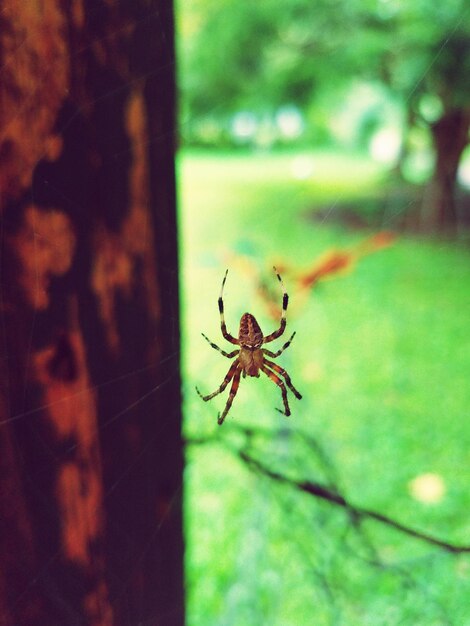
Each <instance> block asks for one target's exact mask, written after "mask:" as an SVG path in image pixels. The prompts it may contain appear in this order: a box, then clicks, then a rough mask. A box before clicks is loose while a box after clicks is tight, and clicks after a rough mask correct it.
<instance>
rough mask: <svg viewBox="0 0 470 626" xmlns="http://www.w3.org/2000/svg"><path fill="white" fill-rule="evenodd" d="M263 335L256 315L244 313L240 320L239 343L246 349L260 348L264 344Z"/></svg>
mask: <svg viewBox="0 0 470 626" xmlns="http://www.w3.org/2000/svg"><path fill="white" fill-rule="evenodd" d="M263 338H264V336H263V333H262V331H261V328H260V327H259V324H258V322H257V321H256V318H255V316H254V315H251V313H244V314H243V315H242V317H241V320H240V328H239V331H238V341H239V342H240V346H242V347H246V348H259V347H260V346H261V344H262V343H263Z"/></svg>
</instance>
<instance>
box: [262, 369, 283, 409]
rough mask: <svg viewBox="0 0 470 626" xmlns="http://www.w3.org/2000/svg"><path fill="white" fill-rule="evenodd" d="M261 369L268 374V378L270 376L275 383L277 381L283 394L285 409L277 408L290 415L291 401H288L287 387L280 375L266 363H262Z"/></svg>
mask: <svg viewBox="0 0 470 626" xmlns="http://www.w3.org/2000/svg"><path fill="white" fill-rule="evenodd" d="M260 369H261V371H262V372H264V373H265V374H266V376H267V377H268V378H270V379H271V380H272V381H273V383H276V385H277V386H278V387H280V389H281V394H282V401H283V403H284V411H281V410H280V409H277V410H278V411H280V413H284V415H287V416H289V415H290V409H289V402H288V401H287V389H286V386H285V384H284V383H283V382H282V380H281V379H280V378H279V376H278V375H277V374H275V373H274V372H273V371H272V370H270V369H269V368H268V367H267V366H266V365H262V366H261V368H260Z"/></svg>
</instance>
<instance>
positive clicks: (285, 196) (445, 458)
mask: <svg viewBox="0 0 470 626" xmlns="http://www.w3.org/2000/svg"><path fill="white" fill-rule="evenodd" d="M179 170H180V204H181V214H180V229H181V235H182V237H181V241H182V248H181V256H182V276H181V278H182V294H181V295H182V305H183V309H182V310H183V319H182V322H183V329H184V336H183V345H184V359H183V367H184V373H185V387H184V391H185V416H186V418H185V419H186V422H185V425H186V433H187V435H188V436H198V437H204V436H211V435H213V434H215V435H217V436H218V437H219V438H221V439H223V438H224V437H231V436H232V433H231V429H232V424H234V423H235V420H236V423H240V424H244V425H250V424H254V425H256V426H264V427H279V426H281V425H282V426H286V425H287V426H288V427H289V428H290V429H292V431H295V430H296V429H298V428H299V429H302V430H304V431H306V432H309V433H311V434H312V435H313V436H314V437H316V438H317V440H318V441H319V442H320V443H321V445H322V446H323V447H324V449H325V450H326V452H327V454H328V456H329V457H330V459H331V462H332V463H333V465H334V466H335V467H336V470H337V472H338V475H339V477H340V482H341V486H342V488H343V489H344V491H345V494H346V495H347V496H348V497H349V498H350V500H351V501H352V502H354V503H355V504H358V505H361V506H364V507H367V508H371V509H375V510H378V511H381V512H383V513H385V514H387V515H390V516H392V517H395V518H397V519H398V520H400V521H401V522H403V523H405V524H410V525H412V526H413V527H416V528H418V529H421V530H423V531H426V532H429V533H432V534H434V535H436V536H438V537H441V538H445V539H448V540H450V541H454V542H456V543H467V544H468V543H470V518H469V515H468V511H469V509H470V489H469V482H470V481H469V479H470V469H469V468H470V465H469V462H470V452H469V450H470V423H469V420H468V413H469V410H468V407H469V404H470V402H469V401H470V393H469V389H470V386H469V375H470V333H469V310H470V307H469V305H470V263H469V261H470V254H469V250H468V248H465V247H464V246H463V244H458V243H455V242H447V241H444V240H438V239H426V238H423V237H417V236H416V237H413V236H400V237H399V238H398V240H397V241H396V243H394V245H393V246H392V247H390V248H387V249H384V250H381V251H378V252H376V253H374V254H372V255H369V256H367V257H365V258H363V259H361V260H360V261H359V262H358V263H357V265H356V266H354V267H353V269H352V271H350V272H348V273H345V274H343V275H338V276H337V277H334V278H333V279H331V280H328V281H325V282H322V283H320V284H319V285H318V286H317V287H316V288H314V290H313V292H312V293H311V294H310V297H309V299H308V300H307V301H306V302H305V303H304V305H303V306H302V307H301V306H300V304H299V303H298V302H297V303H296V301H295V295H294V293H292V288H291V285H289V283H288V281H287V280H286V283H287V284H286V286H287V289H288V291H289V292H290V295H291V303H290V306H291V308H290V311H289V313H288V329H287V331H288V332H287V334H288V335H289V330H290V331H291V332H292V331H293V330H296V331H297V336H296V338H295V340H294V341H293V343H292V346H291V347H290V348H289V349H288V350H287V351H286V352H285V353H284V354H283V355H282V356H281V357H280V358H279V363H281V364H282V365H283V366H284V367H285V368H286V369H287V370H288V371H289V372H290V374H291V376H292V379H293V382H294V384H295V385H296V387H297V388H298V389H299V390H300V391H301V392H302V394H303V396H304V398H303V400H301V401H300V402H299V401H297V400H296V399H295V398H293V397H292V395H290V404H291V409H292V417H291V418H289V419H286V418H284V417H283V416H281V415H280V414H279V413H278V412H277V411H275V410H274V407H275V406H280V394H279V393H278V389H277V388H276V387H275V386H274V385H273V384H272V383H271V382H270V381H269V380H267V379H261V378H260V379H245V380H243V379H242V382H241V385H240V390H239V393H238V395H237V397H236V399H235V401H234V404H233V407H232V409H231V411H230V413H229V416H228V418H227V421H226V423H225V424H224V426H223V427H222V428H219V427H218V426H217V413H218V411H220V410H222V408H223V406H224V402H225V400H226V395H227V392H226V393H225V394H223V395H222V396H219V397H217V398H215V399H214V400H212V401H211V402H209V403H203V402H202V401H201V400H200V399H199V398H198V397H197V395H196V393H195V391H194V385H195V384H197V385H198V386H199V387H200V388H201V390H202V392H203V393H208V392H211V391H214V390H215V389H216V388H217V387H218V386H219V385H220V383H221V382H222V379H223V376H224V374H225V372H226V370H227V369H228V366H229V361H228V360H227V359H224V358H223V357H222V356H221V355H220V354H218V353H217V352H216V351H215V350H212V349H211V348H210V346H209V345H208V344H207V343H206V342H205V341H204V339H203V338H202V337H201V335H200V332H201V331H202V332H204V333H205V334H207V335H208V336H209V337H210V338H211V339H212V340H213V341H215V342H216V343H218V344H219V345H220V346H222V347H225V342H224V340H223V339H222V337H221V335H220V327H219V320H218V310H217V298H218V295H219V290H220V283H221V280H222V277H223V273H224V271H225V268H226V267H229V276H228V280H227V285H226V295H225V305H226V318H227V323H228V326H229V329H230V330H231V331H232V332H233V334H237V329H238V321H239V318H240V315H241V314H242V313H243V312H245V311H250V312H251V313H253V314H254V315H255V316H256V317H257V319H258V321H259V322H260V325H261V327H262V328H263V330H265V332H266V333H267V332H268V329H273V328H274V326H275V324H274V323H273V322H272V321H270V320H269V319H268V318H267V317H266V313H265V309H264V307H263V304H262V302H261V301H260V299H259V297H258V296H257V294H256V290H255V285H254V284H253V281H251V280H250V275H249V273H248V272H247V271H246V269H247V267H248V265H247V260H248V261H249V262H250V264H252V265H253V266H254V267H258V268H260V269H263V270H264V271H268V270H269V268H270V267H272V265H273V264H274V263H279V264H282V263H284V262H285V263H289V264H290V265H293V266H295V267H298V268H299V269H300V268H303V267H308V266H309V265H311V264H312V263H313V262H314V261H315V259H317V258H318V257H319V256H320V255H321V254H323V253H324V252H325V251H328V250H329V249H331V248H340V249H342V248H345V247H348V246H352V245H354V244H356V243H358V242H360V241H361V240H363V239H364V238H365V237H366V236H368V235H370V234H371V231H366V230H359V229H355V230H352V229H350V228H347V227H346V226H344V225H342V224H341V223H340V222H338V221H337V220H335V219H334V218H335V210H336V208H337V207H338V206H339V205H343V204H346V203H347V202H349V201H357V200H358V199H359V200H360V199H361V198H364V197H378V196H379V195H380V193H381V184H382V179H383V172H382V171H381V170H380V167H378V166H377V165H374V164H372V163H371V162H369V161H368V160H367V159H364V158H360V157H348V156H344V155H343V156H338V155H335V154H331V153H313V154H309V155H307V154H296V155H290V154H281V155H267V154H266V155H255V156H253V155H252V156H248V155H242V154H238V155H233V154H227V155H220V154H217V155H209V154H203V153H200V154H198V153H182V154H180V157H179ZM302 177H303V178H302ZM315 208H317V209H318V210H321V211H322V216H323V217H322V219H320V220H317V221H314V220H312V219H311V218H308V215H309V214H310V213H311V212H312V211H313V210H315ZM387 226H388V224H387V223H386V221H384V222H383V227H384V228H386V227H387ZM266 275H267V276H269V273H267V274H266ZM276 283H277V281H276V280H275V276H274V274H272V287H273V289H278V285H277V284H276ZM280 298H281V294H280V293H279V299H280ZM278 343H279V347H280V345H282V344H281V342H278ZM232 431H233V429H232ZM267 450H268V452H273V451H274V452H275V453H276V454H277V457H276V462H277V466H276V469H281V470H282V467H283V465H282V463H283V458H284V457H285V466H286V467H289V468H291V467H292V459H293V457H294V456H296V455H297V451H296V449H295V448H294V445H293V444H289V445H287V447H286V445H284V444H283V443H282V442H272V443H271V447H269V446H268V447H267ZM283 455H284V457H283ZM269 458H270V457H269ZM303 458H304V460H303V461H302V462H298V463H297V475H298V476H299V477H300V478H312V479H320V480H323V479H324V476H323V475H322V468H321V467H320V465H319V464H318V463H317V464H315V462H314V460H311V461H312V463H311V466H309V459H308V458H307V457H303ZM187 460H188V466H187V491H186V498H187V502H186V505H187V509H186V523H187V538H188V550H187V571H188V593H189V622H188V623H189V624H190V626H203V625H204V626H206V625H208V624H214V625H217V626H221V625H223V626H232V625H233V626H236V625H237V626H238V625H244V626H250V625H251V624H253V625H255V624H270V625H273V626H289V625H292V626H303V625H304V624H305V625H307V624H315V626H317V625H318V626H322V625H323V624H325V625H326V624H344V625H347V626H350V625H351V626H353V625H355V624H361V625H362V624H372V625H374V626H377V625H380V624H384V625H385V624H410V625H411V624H413V625H414V624H418V623H419V624H420V625H431V624H436V625H437V624H456V625H458V626H463V625H465V624H470V617H469V615H470V613H469V611H468V606H469V604H468V598H469V597H470V596H469V592H470V560H469V558H468V557H465V556H461V557H453V556H449V555H447V554H444V553H442V552H440V551H439V550H436V549H433V548H431V547H430V546H427V545H425V544H421V543H419V542H417V541H412V540H409V539H406V538H405V537H403V536H401V535H400V534H399V533H396V532H394V531H393V530H388V529H384V528H382V527H380V526H378V525H377V524H375V523H367V524H366V525H365V528H366V531H367V535H368V537H369V538H370V541H371V543H372V544H373V545H374V546H375V547H376V549H377V551H378V553H379V556H380V558H381V559H382V560H383V561H384V562H385V563H387V564H388V565H387V567H383V566H381V567H374V566H373V565H372V564H371V561H373V560H374V558H375V557H374V558H373V557H372V556H371V555H372V553H369V554H367V550H366V548H365V546H366V543H367V542H366V541H365V540H364V542H363V544H361V545H359V544H360V543H361V542H360V541H359V540H358V539H357V537H356V539H354V537H352V538H350V539H349V538H346V537H347V536H348V537H349V535H351V533H350V530H349V526H350V524H349V522H348V520H347V518H346V516H345V515H344V512H342V511H338V510H335V509H334V508H333V507H331V506H329V505H326V504H323V503H320V502H316V501H312V500H310V501H309V500H308V499H306V498H304V497H301V496H298V495H297V494H289V493H288V492H285V491H281V490H280V489H279V488H278V487H277V486H276V485H271V484H269V483H268V482H266V481H263V480H262V479H261V478H259V477H257V476H253V475H251V474H249V473H248V472H247V471H246V470H245V469H243V468H241V466H240V465H239V464H238V462H236V461H235V460H234V459H233V458H232V457H231V456H230V454H229V453H227V452H225V451H224V450H223V449H221V448H220V447H217V446H193V447H190V449H189V451H188V455H187ZM266 460H268V459H266ZM427 473H432V474H435V475H437V476H438V477H440V479H441V480H442V482H443V485H444V493H443V495H442V497H441V498H440V499H439V498H438V501H437V502H435V503H433V504H432V503H425V502H422V501H419V500H417V499H416V498H414V497H413V496H412V494H411V491H410V481H412V480H413V479H415V478H416V477H418V476H420V475H423V474H427ZM348 534H349V535H348ZM358 541H359V543H358ZM355 542H356V543H355ZM356 544H357V545H356ZM376 556H377V555H376ZM465 620H467V621H465Z"/></svg>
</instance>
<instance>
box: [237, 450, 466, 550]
mask: <svg viewBox="0 0 470 626" xmlns="http://www.w3.org/2000/svg"><path fill="white" fill-rule="evenodd" d="M231 451H232V452H233V453H235V454H236V455H237V456H239V458H240V459H241V460H242V461H243V462H244V463H246V464H247V465H248V467H249V468H250V469H251V470H252V471H256V472H258V473H259V474H263V475H264V476H267V477H268V478H270V479H272V480H275V481H276V482H279V483H283V484H286V485H290V486H291V487H293V488H294V489H297V490H298V491H302V492H304V493H307V494H309V495H311V496H313V497H315V498H320V499H322V500H326V501H327V502H330V503H331V504H335V505H337V506H340V507H342V508H344V509H347V510H349V511H350V512H353V513H354V514H355V515H357V516H358V517H361V518H369V519H374V520H376V521H377V522H381V523H382V524H385V525H387V526H390V527H391V528H394V529H395V530H397V531H399V532H402V533H404V534H406V535H408V536H409V537H413V538H414V539H419V540H421V541H425V542H427V543H429V544H432V545H434V546H437V547H439V548H442V549H443V550H446V551H447V552H452V553H454V554H458V553H465V552H470V545H459V544H454V543H451V542H449V541H445V540H443V539H438V538H437V537H434V536H432V535H429V534H427V533H424V532H421V531H419V530H416V529H414V528H411V527H410V526H406V525H405V524H402V523H401V522H398V521H397V520H394V519H392V518H391V517H388V516H387V515H384V514H382V513H377V512H376V511H371V510H370V509H366V508H363V507H358V506H354V505H353V504H351V503H350V502H349V501H348V500H346V498H345V497H344V496H342V495H341V494H339V493H337V492H334V491H332V490H331V489H329V488H328V487H326V486H324V485H321V484H320V483H317V482H312V481H309V480H304V481H300V480H295V479H293V478H290V477H289V476H285V475H284V474H280V473H279V472H276V471H274V470H272V469H270V468H269V467H267V466H265V465H264V464H263V463H261V461H259V460H258V459H255V458H254V457H252V456H251V455H249V454H248V453H247V452H245V451H244V450H235V449H233V448H231Z"/></svg>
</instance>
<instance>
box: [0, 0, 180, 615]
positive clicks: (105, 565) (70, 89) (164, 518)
mask: <svg viewBox="0 0 470 626" xmlns="http://www.w3.org/2000/svg"><path fill="white" fill-rule="evenodd" d="M0 16H1V18H0V19H1V30H0V54H1V66H2V79H1V87H0V132H1V137H0V189H1V197H0V201H1V211H2V227H1V228H2V230H1V239H0V241H1V259H0V261H1V264H0V271H1V278H0V290H1V291H0V293H1V300H0V315H1V317H0V319H1V327H0V345H1V353H0V357H1V360H0V371H1V373H2V378H1V381H0V382H1V387H0V445H1V455H0V551H1V552H0V562H1V568H0V625H1V626H23V625H24V626H45V625H47V626H68V625H72V624H73V625H74V626H75V625H78V624H86V625H87V626H120V625H121V624H122V625H124V624H125V625H130V624H144V623H145V624H149V625H150V624H151V625H152V626H159V625H164V626H182V625H183V624H184V596H183V537H182V509H181V502H182V470H183V454H182V440H181V412H180V411H181V409H180V407H181V398H180V378H179V327H178V282H177V280H178V279H177V277H178V268H177V241H176V210H175V185H174V159H173V157H174V120H175V117H174V108H175V106H174V44H173V15H172V10H171V2H167V1H166V0H132V2H125V1H124V0H76V1H74V2H61V0H50V1H48V2H41V1H40V0H31V1H28V2H14V1H13V0H3V2H2V1H1V0H0Z"/></svg>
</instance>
